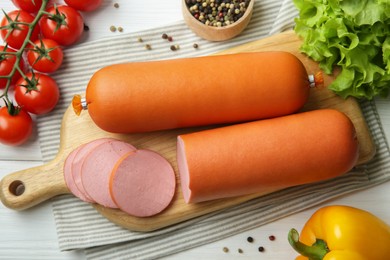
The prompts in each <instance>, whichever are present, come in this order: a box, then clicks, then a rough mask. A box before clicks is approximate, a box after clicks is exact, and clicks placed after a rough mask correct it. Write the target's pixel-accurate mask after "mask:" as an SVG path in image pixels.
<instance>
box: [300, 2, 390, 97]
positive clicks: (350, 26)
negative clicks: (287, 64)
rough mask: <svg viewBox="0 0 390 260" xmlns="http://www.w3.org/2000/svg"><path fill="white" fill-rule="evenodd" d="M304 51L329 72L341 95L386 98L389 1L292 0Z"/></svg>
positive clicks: (389, 53) (389, 85)
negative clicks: (337, 68) (335, 70)
mask: <svg viewBox="0 0 390 260" xmlns="http://www.w3.org/2000/svg"><path fill="white" fill-rule="evenodd" d="M293 2H294V4H295V6H296V7H297V8H298V10H299V17H298V18H296V19H295V22H296V26H295V32H296V33H297V34H298V35H299V36H301V37H302V38H303V44H302V46H301V51H302V52H304V53H305V54H307V55H308V56H309V57H311V58H312V59H314V60H316V61H318V62H319V64H320V67H321V69H323V70H324V71H325V72H326V73H328V74H330V73H332V71H333V68H334V66H340V67H341V73H340V74H339V75H338V76H337V78H336V80H335V81H334V82H332V84H331V85H330V86H329V88H330V89H332V90H333V91H335V92H336V93H337V94H339V95H340V96H342V97H344V98H345V97H348V96H354V97H357V98H367V99H372V98H373V97H375V96H383V97H386V96H388V95H389V89H390V0H360V1H356V0H328V1H327V0H293Z"/></svg>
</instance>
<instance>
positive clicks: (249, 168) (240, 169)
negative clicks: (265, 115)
mask: <svg viewBox="0 0 390 260" xmlns="http://www.w3.org/2000/svg"><path fill="white" fill-rule="evenodd" d="M358 155H359V147H358V140H357V137H356V132H355V128H354V126H353V124H352V122H351V121H350V120H349V118H348V117H347V116H346V115H344V114H343V113H341V112H339V111H337V110H332V109H324V110H315V111H310V112H304V113H298V114H294V115H288V116H284V117H278V118H273V119H267V120H261V121H253V122H250V123H243V124H237V125H232V126H227V127H222V128H215V129H211V130H205V131H201V132H195V133H190V134H185V135H180V136H178V147H177V160H178V167H179V172H180V180H181V185H182V191H183V196H184V199H185V201H186V202H187V203H192V202H201V201H207V200H213V199H219V198H226V197H233V196H239V195H247V194H251V193H268V192H270V191H275V190H279V189H282V188H286V187H291V186H295V185H300V184H307V183H312V182H317V181H321V180H326V179H330V178H334V177H336V176H339V175H341V174H344V173H346V172H348V171H349V170H350V169H351V168H353V166H354V165H355V164H356V162H357V159H358Z"/></svg>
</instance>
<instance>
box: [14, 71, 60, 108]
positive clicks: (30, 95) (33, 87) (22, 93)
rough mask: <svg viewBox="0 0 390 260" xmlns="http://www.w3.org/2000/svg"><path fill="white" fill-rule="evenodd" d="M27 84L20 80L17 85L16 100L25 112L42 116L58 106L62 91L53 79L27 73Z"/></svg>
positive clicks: (22, 79)
mask: <svg viewBox="0 0 390 260" xmlns="http://www.w3.org/2000/svg"><path fill="white" fill-rule="evenodd" d="M26 76H27V78H28V79H29V82H30V83H29V82H27V81H26V80H25V79H24V78H20V79H19V80H18V82H17V83H16V85H15V94H14V95H15V100H16V102H17V103H18V105H19V106H21V107H22V108H23V109H24V110H26V111H28V112H30V113H33V114H37V115H42V114H46V113H48V112H50V111H51V110H53V108H54V107H55V106H56V105H57V103H58V100H59V97H60V91H59V89H58V85H57V83H56V82H55V80H54V79H53V78H51V77H50V76H48V75H45V74H40V73H35V74H32V73H27V74H26Z"/></svg>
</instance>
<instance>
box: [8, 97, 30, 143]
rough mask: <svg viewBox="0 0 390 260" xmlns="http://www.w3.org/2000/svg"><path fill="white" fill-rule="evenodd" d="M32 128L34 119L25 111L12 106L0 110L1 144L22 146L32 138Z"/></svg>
mask: <svg viewBox="0 0 390 260" xmlns="http://www.w3.org/2000/svg"><path fill="white" fill-rule="evenodd" d="M9 106H12V107H13V108H10V107H9ZM32 128H33V121H32V118H31V116H30V115H29V114H28V113H27V112H26V111H24V110H23V109H20V108H18V107H14V106H13V105H12V104H10V105H9V104H8V105H7V106H4V107H1V108H0V143H3V144H6V145H11V146H16V145H20V144H22V143H24V142H25V141H27V140H28V138H29V137H30V136H31V133H32Z"/></svg>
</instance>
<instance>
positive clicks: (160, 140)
mask: <svg viewBox="0 0 390 260" xmlns="http://www.w3.org/2000/svg"><path fill="white" fill-rule="evenodd" d="M300 45H301V40H300V39H299V38H298V37H297V36H296V35H295V34H294V33H293V32H286V33H282V34H279V35H275V36H272V37H269V38H266V39H261V40H258V41H255V42H251V43H248V44H245V45H242V46H238V47H235V48H233V49H229V50H226V51H224V52H223V53H238V52H253V51H268V50H273V51H275V50H283V51H289V52H291V53H293V54H295V55H296V56H297V57H298V58H299V59H301V60H302V62H303V64H304V65H305V67H306V69H307V71H308V73H309V74H315V73H317V72H318V71H319V68H318V65H317V63H315V62H313V61H312V60H310V59H309V58H308V57H306V56H304V55H302V54H301V53H299V47H300ZM324 79H325V86H327V85H329V83H330V82H331V81H332V80H333V79H334V77H332V76H327V75H324ZM75 94H76V93H75ZM319 108H335V109H338V110H340V111H342V112H344V113H346V114H347V115H348V116H349V117H350V118H351V120H352V121H353V123H354V125H355V127H356V129H357V135H358V139H359V142H360V157H359V161H358V164H362V163H365V162H368V161H369V160H370V159H371V158H372V157H373V156H374V154H375V146H374V144H373V141H372V139H371V136H370V132H369V129H368V127H367V125H366V122H365V120H364V117H363V115H362V113H361V110H360V108H359V105H358V103H357V102H356V100H355V99H353V98H349V99H346V100H344V99H342V98H340V97H338V96H336V95H335V94H333V93H332V92H331V91H329V90H328V89H327V88H321V89H312V90H311V94H310V99H309V102H308V103H307V105H306V106H305V107H304V109H303V110H313V109H319ZM197 130H199V128H197V129H196V128H192V129H181V130H170V131H160V132H154V133H146V134H129V135H123V134H111V133H107V132H104V131H103V130H101V129H100V128H98V127H97V126H96V125H95V124H94V123H93V122H92V120H91V118H90V117H89V114H88V112H86V111H83V112H82V114H81V116H76V115H75V114H74V112H73V110H72V108H71V107H69V108H68V109H67V111H66V112H65V114H64V117H63V120H62V126H61V135H60V139H61V140H60V148H59V151H58V154H57V156H56V158H55V159H53V160H52V161H51V162H49V163H47V164H45V165H42V166H38V167H35V168H30V169H26V170H22V171H19V172H15V173H13V174H10V175H8V176H6V177H4V178H3V180H2V181H1V183H0V188H1V190H0V197H1V200H2V202H3V204H4V205H6V206H7V207H9V208H12V209H18V210H21V209H25V208H29V207H32V206H34V205H36V204H38V203H40V202H42V201H45V200H47V199H49V198H52V197H53V196H56V195H59V194H65V193H69V192H70V191H69V190H68V189H67V187H66V184H65V181H64V177H63V164H64V160H65V159H66V157H67V156H68V154H69V153H70V152H71V151H72V150H73V149H75V148H77V147H78V146H79V145H81V144H83V143H87V142H89V141H92V140H94V139H98V138H102V137H113V138H117V139H122V140H125V141H128V142H129V143H131V144H133V145H134V146H135V147H137V148H139V149H143V148H146V149H151V150H154V151H156V152H158V153H160V154H161V155H163V156H164V157H165V158H166V159H167V160H168V161H169V162H170V163H171V164H172V166H173V168H174V169H175V171H176V175H177V181H178V185H177V188H176V193H175V196H174V199H173V202H172V203H171V205H170V206H169V207H168V208H167V209H166V210H164V211H163V212H162V213H160V214H158V215H156V216H153V217H148V218H137V217H132V216H130V215H127V214H126V213H124V212H122V211H120V210H116V209H109V208H104V207H102V206H99V205H93V206H94V207H95V208H96V209H97V211H98V212H100V213H101V214H102V215H103V216H105V217H106V218H108V219H109V220H111V221H112V222H114V223H116V224H118V225H120V226H122V227H125V228H127V229H130V230H134V231H151V230H156V229H159V228H163V227H166V226H169V225H173V224H176V223H179V222H182V221H185V220H188V219H191V218H194V217H197V216H201V215H204V214H206V213H210V212H214V211H216V210H220V209H224V208H227V207H230V206H233V205H237V204H239V203H242V202H245V201H248V200H250V199H253V198H256V197H259V196H261V195H264V194H267V193H270V192H274V191H275V190H273V189H271V188H268V189H265V190H264V191H262V192H260V193H257V194H252V195H248V196H241V197H236V198H228V199H220V200H214V201H208V202H203V203H198V204H186V203H185V202H184V200H183V197H182V194H181V189H180V185H179V178H178V171H177V164H176V137H177V135H178V134H181V133H185V132H192V131H197ZM330 163H331V162H330Z"/></svg>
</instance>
